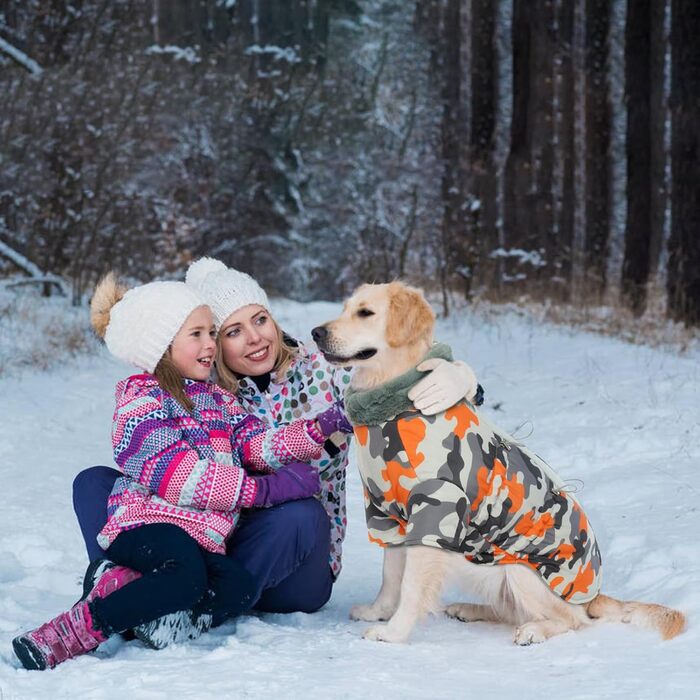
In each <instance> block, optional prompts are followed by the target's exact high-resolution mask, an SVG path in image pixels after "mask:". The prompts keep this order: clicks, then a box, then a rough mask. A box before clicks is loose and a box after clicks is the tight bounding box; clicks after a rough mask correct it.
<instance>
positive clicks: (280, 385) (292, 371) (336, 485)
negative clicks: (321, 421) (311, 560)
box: [238, 344, 352, 578]
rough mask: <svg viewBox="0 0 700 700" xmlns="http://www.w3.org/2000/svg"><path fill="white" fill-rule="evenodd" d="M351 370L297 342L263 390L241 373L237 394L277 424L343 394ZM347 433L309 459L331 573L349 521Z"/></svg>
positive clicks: (307, 414)
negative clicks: (324, 519)
mask: <svg viewBox="0 0 700 700" xmlns="http://www.w3.org/2000/svg"><path fill="white" fill-rule="evenodd" d="M351 376H352V375H351V372H350V370H348V369H344V368H340V367H335V366H333V365H331V364H330V363H328V362H327V361H326V360H325V358H324V357H323V355H322V354H321V353H320V352H318V351H317V350H315V351H311V349H310V348H307V347H305V346H304V345H302V344H299V345H298V348H297V357H296V358H295V359H294V360H293V362H292V364H291V366H290V367H289V369H288V370H287V371H286V372H285V374H284V376H283V377H275V376H274V375H273V377H272V379H271V381H270V384H269V386H268V387H267V389H266V390H265V391H261V390H260V389H258V387H257V386H256V384H255V382H253V381H252V380H251V379H250V378H247V377H244V378H242V379H241V380H240V383H239V390H238V398H239V399H240V401H241V403H242V405H243V408H245V409H246V410H247V411H248V412H250V413H252V414H254V415H256V416H258V417H259V418H260V419H262V420H263V421H265V422H266V423H268V424H269V425H270V426H271V427H274V428H277V427H280V426H283V425H287V424H289V423H291V422H292V421H295V420H297V419H298V418H313V417H315V416H316V415H318V414H319V413H321V412H322V411H324V410H325V409H327V408H329V407H330V406H331V405H332V404H333V403H335V402H336V401H338V400H340V399H342V398H343V394H344V392H345V389H346V387H347V386H348V385H349V384H350V378H351ZM350 437H351V436H348V435H344V436H343V441H342V442H340V443H339V444H337V443H331V442H330V441H328V442H326V446H325V448H324V450H323V451H322V454H321V457H320V458H319V459H315V460H312V461H311V464H313V465H314V466H316V467H318V470H319V473H320V475H321V493H320V494H319V496H318V498H319V500H320V501H321V503H322V504H323V506H324V508H325V509H326V512H327V513H328V517H329V518H330V521H331V532H330V537H331V555H330V566H331V570H332V571H333V576H334V578H337V577H338V574H339V573H340V569H341V554H342V544H343V540H344V539H345V530H346V527H347V513H346V509H345V470H346V467H347V464H348V454H349V447H350V443H349V438H350ZM334 439H335V438H334Z"/></svg>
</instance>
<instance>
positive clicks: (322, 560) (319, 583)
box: [73, 466, 333, 626]
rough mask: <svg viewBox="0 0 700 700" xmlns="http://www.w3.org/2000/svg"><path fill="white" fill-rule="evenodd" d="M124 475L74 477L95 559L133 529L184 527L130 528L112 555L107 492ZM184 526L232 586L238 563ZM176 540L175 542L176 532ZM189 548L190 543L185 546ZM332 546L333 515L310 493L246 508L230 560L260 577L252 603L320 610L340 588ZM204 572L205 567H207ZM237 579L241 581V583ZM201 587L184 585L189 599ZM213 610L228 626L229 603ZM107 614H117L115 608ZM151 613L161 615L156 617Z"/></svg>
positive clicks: (212, 571)
mask: <svg viewBox="0 0 700 700" xmlns="http://www.w3.org/2000/svg"><path fill="white" fill-rule="evenodd" d="M119 476H121V474H120V472H118V471H117V470H116V469H111V468H109V467H101V466H98V467H90V468H89V469H85V470H83V471H82V472H80V473H79V474H78V475H77V476H76V478H75V480H74V481H73V507H74V508H75V514H76V516H77V517H78V523H79V524H80V529H81V531H82V534H83V539H84V540H85V546H86V548H87V552H88V557H89V558H90V560H91V561H92V560H94V559H97V558H101V557H105V556H107V557H108V558H112V556H113V555H114V552H113V551H112V550H113V549H114V547H115V545H117V544H119V540H121V539H122V538H123V537H124V536H125V535H127V534H130V533H132V532H133V533H135V534H134V535H132V536H130V539H133V538H136V539H138V535H137V534H136V533H138V532H139V530H148V529H150V528H155V527H159V528H164V527H168V528H172V529H174V530H180V528H177V527H176V526H172V525H165V524H163V525H148V526H143V527H141V528H136V529H134V530H129V531H127V532H125V533H122V534H120V535H119V537H118V538H117V539H116V540H115V541H114V543H113V544H112V546H111V547H110V548H109V550H108V551H107V552H106V553H105V552H104V551H103V550H102V549H101V548H100V546H99V545H98V544H97V535H98V533H99V532H100V530H101V529H102V528H103V527H104V524H105V523H106V522H107V498H108V496H109V494H110V493H111V491H112V487H113V486H114V482H115V481H116V479H117V478H118V477H119ZM180 532H182V535H183V536H184V537H186V538H187V539H188V540H190V542H191V543H194V546H195V547H197V549H198V551H199V553H200V557H201V558H202V561H204V562H206V563H205V565H204V568H205V569H206V571H207V574H206V575H207V578H209V579H211V578H212V577H216V576H218V577H219V578H220V579H221V581H222V583H221V585H222V586H224V587H226V586H227V585H228V584H227V583H225V581H229V580H230V581H233V579H235V574H234V573H233V571H234V569H233V568H231V567H227V566H226V565H224V564H222V562H221V561H219V562H218V564H215V563H212V561H211V559H210V557H216V556H219V557H224V555H213V554H210V553H205V554H204V555H202V554H201V553H202V552H204V550H202V549H201V548H200V547H199V546H198V545H197V543H196V542H195V540H193V539H192V538H191V537H190V536H189V535H187V533H186V532H184V530H180ZM178 534H179V533H178ZM166 539H169V538H166ZM172 542H174V538H173V539H172ZM164 544H165V543H164ZM138 546H139V545H138V544H136V545H135V547H136V549H138ZM167 546H168V547H170V549H171V550H173V547H175V548H177V547H179V546H180V545H174V544H168V545H167ZM182 546H183V547H185V545H182ZM125 549H134V544H133V543H132V544H130V543H129V542H128V541H127V542H126V545H125ZM152 549H153V551H154V552H156V550H157V548H155V547H154V548H152ZM329 550H330V524H329V521H328V515H327V514H326V512H325V510H324V509H323V506H322V505H321V504H320V503H319V502H318V501H316V500H315V499H313V498H307V499H304V500H301V501H290V502H288V503H283V504H281V505H279V506H275V507H273V508H264V509H262V508H261V509H256V510H250V511H246V513H245V514H244V515H242V516H241V519H240V521H239V524H238V527H237V528H236V530H235V532H234V534H233V536H232V537H231V538H230V539H229V541H228V545H227V552H226V557H225V558H227V559H229V560H231V562H232V563H233V564H234V565H235V566H236V567H238V566H240V567H242V568H243V569H244V571H245V572H247V573H248V574H249V575H250V577H251V578H252V581H253V583H252V586H253V590H252V592H251V593H250V599H249V604H248V605H247V608H246V609H254V610H259V611H264V612H281V613H286V612H297V611H301V612H315V611H316V610H318V609H319V608H320V607H321V606H323V605H324V604H325V603H326V602H327V601H328V599H329V598H330V595H331V590H332V587H333V577H332V575H331V569H330V566H329ZM165 551H166V549H165V548H164V550H163V552H164V554H163V555H162V556H167V555H166V554H165ZM174 553H176V552H173V551H171V552H170V554H171V556H172V555H173V554H174ZM122 554H123V553H121V552H118V553H117V555H118V556H120V557H121V556H122ZM207 555H208V556H207ZM127 556H128V554H127ZM192 556H194V555H192ZM118 563H123V564H125V565H128V566H131V565H130V564H127V562H126V561H125V560H120V561H119V562H118ZM131 568H134V569H137V570H141V569H140V568H139V567H138V566H131ZM200 571H202V569H201V568H200ZM139 580H141V579H139ZM137 583H138V581H136V582H134V583H133V584H130V585H129V586H128V587H125V589H124V592H126V590H127V589H128V588H131V587H132V586H134V585H136V584H137ZM231 585H234V587H235V584H231ZM210 587H211V586H210ZM205 588H206V586H205ZM119 592H120V591H116V592H115V593H112V594H111V595H110V596H108V597H107V598H105V599H104V600H103V601H102V603H105V604H106V603H107V601H108V600H110V599H111V598H112V597H113V596H116V595H117V593H119ZM194 592H196V591H184V592H183V597H187V595H185V594H186V593H187V594H189V593H191V594H192V596H193V595H194ZM232 593H234V595H232V596H230V598H231V599H234V598H236V596H237V595H238V594H239V592H238V591H237V590H236V591H232ZM224 597H226V596H224ZM244 597H245V596H244ZM200 598H201V595H200ZM195 600H199V599H195ZM118 602H119V599H118V598H117V599H116V600H115V601H114V604H115V606H116V605H117V604H118ZM193 603H194V601H193V602H192V603H190V604H189V605H185V606H183V607H181V608H175V609H186V608H190V607H192V606H193ZM101 607H102V606H99V607H98V608H97V611H98V614H102V610H101V609H100V608H101ZM169 612H171V611H169ZM238 612H243V611H242V610H240V611H238ZM213 613H214V625H217V624H221V622H223V620H224V619H225V617H227V616H231V614H232V613H226V611H225V610H223V608H222V609H221V610H219V609H214V610H213ZM107 615H109V613H108V612H107ZM150 619H153V616H152V615H151V616H150ZM105 621H106V622H107V623H109V619H105ZM130 626H134V625H130Z"/></svg>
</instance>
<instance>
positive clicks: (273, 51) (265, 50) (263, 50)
mask: <svg viewBox="0 0 700 700" xmlns="http://www.w3.org/2000/svg"><path fill="white" fill-rule="evenodd" d="M245 54H246V56H251V55H253V54H260V55H262V54H266V55H268V56H272V59H273V60H274V61H287V63H301V58H299V55H298V54H297V52H296V51H295V50H294V49H293V48H291V47H290V46H287V47H284V48H283V47H281V46H273V45H271V44H267V45H266V46H259V45H258V44H253V45H252V46H249V47H248V48H247V49H246V50H245Z"/></svg>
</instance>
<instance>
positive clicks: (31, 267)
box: [0, 241, 43, 277]
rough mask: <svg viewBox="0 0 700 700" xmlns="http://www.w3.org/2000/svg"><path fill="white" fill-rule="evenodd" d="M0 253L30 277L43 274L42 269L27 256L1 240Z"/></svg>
mask: <svg viewBox="0 0 700 700" xmlns="http://www.w3.org/2000/svg"><path fill="white" fill-rule="evenodd" d="M0 255H2V256H3V257H4V258H7V259H8V260H9V261H10V262H12V263H14V264H15V265H17V267H18V268H19V269H20V270H23V271H24V272H26V273H27V274H28V275H29V276H30V277H41V276H42V275H43V273H42V271H41V270H40V269H39V268H38V267H37V266H36V265H35V264H34V263H33V262H32V261H31V260H29V258H27V257H25V256H24V255H22V254H21V253H18V252H17V251H16V250H15V249H14V248H11V247H10V246H9V245H7V243H3V242H2V241H0Z"/></svg>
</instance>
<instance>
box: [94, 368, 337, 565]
mask: <svg viewBox="0 0 700 700" xmlns="http://www.w3.org/2000/svg"><path fill="white" fill-rule="evenodd" d="M185 394H186V395H187V396H188V397H189V398H190V399H191V400H192V402H193V403H194V410H193V411H192V412H191V413H189V412H188V411H187V410H186V409H185V408H184V407H183V406H182V405H181V404H180V403H179V402H178V401H177V400H176V399H175V398H173V396H172V395H171V394H170V393H168V392H167V391H164V390H163V389H162V388H161V387H160V385H159V384H158V381H157V380H156V378H155V377H154V376H153V375H151V374H137V375H133V376H131V377H128V378H127V379H125V380H123V381H121V382H119V383H118V384H117V388H116V400H117V405H116V409H115V411H114V419H113V426H112V444H113V447H114V459H115V461H116V462H117V464H118V465H119V467H120V468H121V469H122V471H123V472H124V476H123V477H120V478H119V479H117V482H116V484H115V485H114V489H113V490H112V493H111V495H110V497H109V500H108V504H107V515H108V520H107V524H106V525H105V526H104V528H103V529H102V531H101V532H100V534H99V536H98V538H97V539H98V543H99V544H100V546H101V547H102V548H103V549H107V547H109V545H110V544H111V543H112V542H113V541H114V540H115V538H116V537H117V535H118V534H119V533H120V532H122V531H124V530H129V529H131V528H134V527H139V526H140V525H146V524H151V523H172V524H173V525H177V526H178V527H181V528H182V529H184V530H185V531H186V532H187V533H188V534H189V535H191V536H192V537H193V538H194V539H195V540H197V542H198V543H199V544H200V545H201V546H202V547H204V548H205V549H207V550H209V551H210V552H217V553H224V552H225V549H226V539H227V538H228V537H229V536H230V535H231V533H232V532H233V530H234V528H235V526H236V523H237V522H238V518H239V514H240V509H241V508H245V507H249V506H251V505H252V504H253V499H254V497H255V485H254V482H253V481H252V480H251V479H249V478H247V476H246V471H245V469H244V466H245V467H246V468H247V469H248V470H250V471H256V472H261V473H270V472H272V471H274V470H275V469H278V468H279V467H281V466H282V465H284V464H289V463H290V462H295V461H300V462H303V461H305V462H308V461H309V460H312V459H316V458H318V457H319V456H320V454H321V450H322V445H323V442H324V441H325V438H324V437H323V436H322V435H321V434H320V433H318V431H317V430H316V428H315V425H314V423H313V421H310V420H304V421H296V422H294V423H292V424H291V425H288V426H285V427H282V428H278V429H269V428H268V427H267V426H266V425H265V423H263V422H262V421H261V420H260V419H259V418H257V417H255V416H252V415H250V414H248V413H246V412H245V411H244V410H243V408H242V407H241V405H240V403H239V402H238V399H236V397H235V396H233V395H232V394H230V393H229V392H227V391H226V390H224V389H222V388H221V387H219V386H217V385H215V384H209V383H205V382H197V381H193V380H190V379H186V380H185Z"/></svg>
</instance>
